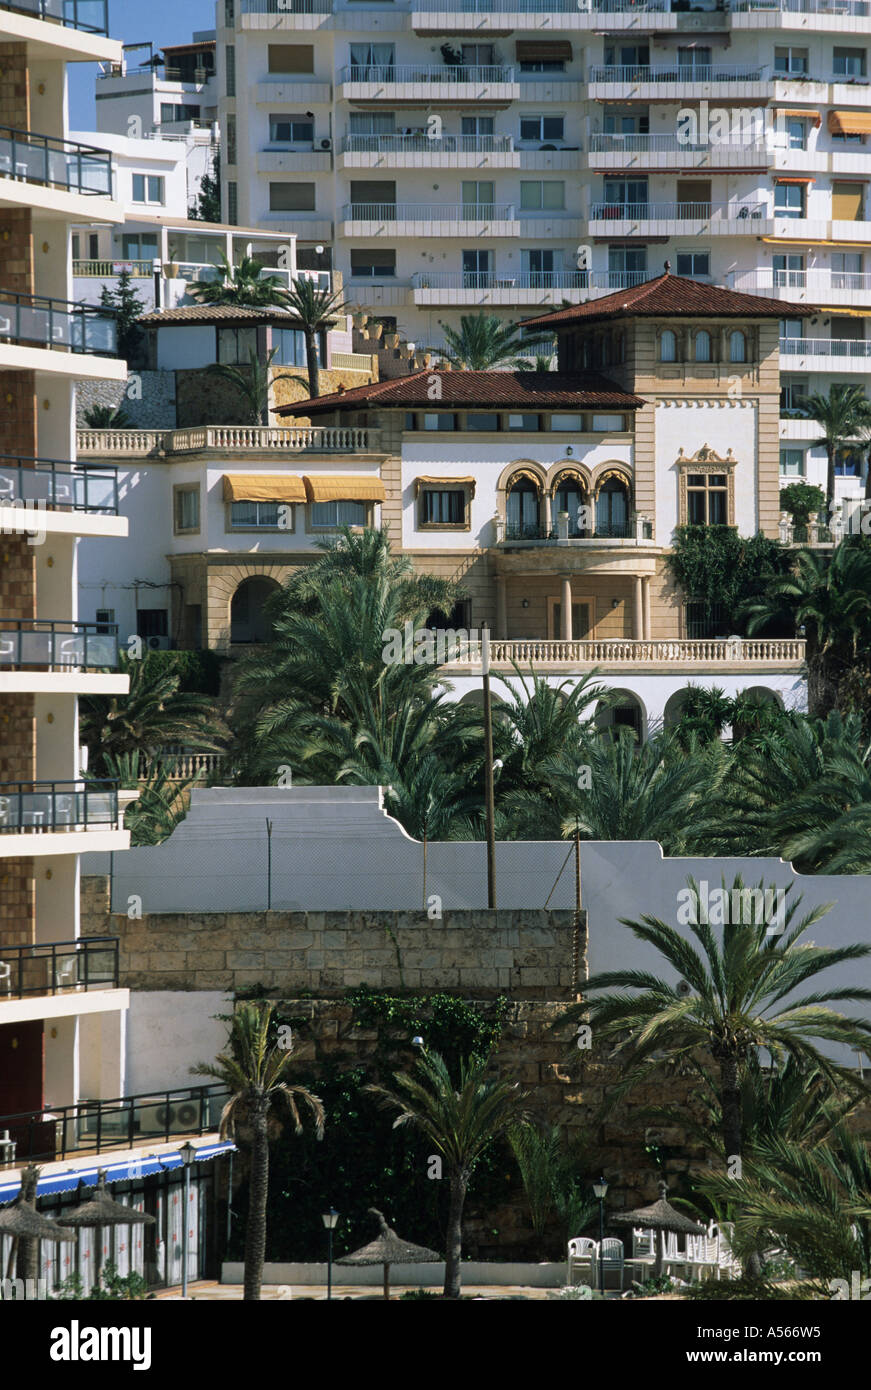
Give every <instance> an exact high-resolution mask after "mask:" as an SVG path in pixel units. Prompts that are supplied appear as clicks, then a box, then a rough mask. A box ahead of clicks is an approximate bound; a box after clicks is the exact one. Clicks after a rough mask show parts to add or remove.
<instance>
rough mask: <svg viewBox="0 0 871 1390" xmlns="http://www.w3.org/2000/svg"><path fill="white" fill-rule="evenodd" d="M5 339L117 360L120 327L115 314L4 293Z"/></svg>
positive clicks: (0, 329)
mask: <svg viewBox="0 0 871 1390" xmlns="http://www.w3.org/2000/svg"><path fill="white" fill-rule="evenodd" d="M4 339H5V340H6V341H7V342H9V341H12V342H19V343H35V344H36V345H37V346H38V347H59V348H68V349H69V350H70V351H71V352H83V353H91V354H94V355H95V356H102V357H114V356H115V355H116V353H117V349H118V327H117V323H116V320H115V316H114V314H113V313H112V312H111V310H107V309H102V308H100V309H97V308H95V307H90V306H87V305H83V304H69V303H67V301H66V300H64V299H47V298H46V297H45V296H44V295H33V294H16V293H13V292H11V291H10V290H2V289H0V342H3V341H4Z"/></svg>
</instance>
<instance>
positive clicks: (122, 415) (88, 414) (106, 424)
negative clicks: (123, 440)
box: [85, 405, 133, 430]
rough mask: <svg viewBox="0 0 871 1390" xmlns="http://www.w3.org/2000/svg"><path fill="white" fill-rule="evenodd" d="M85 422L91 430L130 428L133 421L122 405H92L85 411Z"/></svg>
mask: <svg viewBox="0 0 871 1390" xmlns="http://www.w3.org/2000/svg"><path fill="white" fill-rule="evenodd" d="M85 424H86V425H87V426H88V429H90V430H130V429H132V428H133V421H132V420H131V419H130V416H129V415H128V414H127V412H126V410H123V409H122V408H121V406H120V405H92V406H91V408H90V409H89V410H86V411H85Z"/></svg>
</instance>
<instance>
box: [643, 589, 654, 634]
mask: <svg viewBox="0 0 871 1390" xmlns="http://www.w3.org/2000/svg"><path fill="white" fill-rule="evenodd" d="M641 616H642V622H641V630H642V635H643V637H644V640H645V642H649V641H650V639H651V637H652V636H653V634H652V632H651V631H650V575H649V574H645V575H642V577H641Z"/></svg>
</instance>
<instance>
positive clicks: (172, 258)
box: [163, 246, 178, 280]
mask: <svg viewBox="0 0 871 1390" xmlns="http://www.w3.org/2000/svg"><path fill="white" fill-rule="evenodd" d="M177 256H178V251H177V250H176V248H175V247H174V246H170V248H169V260H168V261H167V262H166V263H165V264H164V267H163V273H164V275H165V276H166V278H167V280H177V279H178V260H177Z"/></svg>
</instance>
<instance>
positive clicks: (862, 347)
mask: <svg viewBox="0 0 871 1390" xmlns="http://www.w3.org/2000/svg"><path fill="white" fill-rule="evenodd" d="M780 355H781V357H871V338H868V339H866V338H781V340H780Z"/></svg>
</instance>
